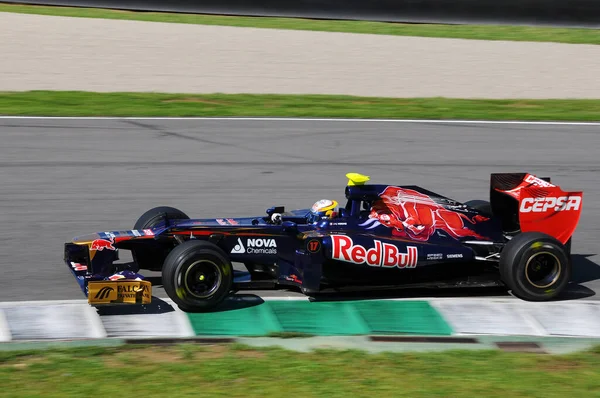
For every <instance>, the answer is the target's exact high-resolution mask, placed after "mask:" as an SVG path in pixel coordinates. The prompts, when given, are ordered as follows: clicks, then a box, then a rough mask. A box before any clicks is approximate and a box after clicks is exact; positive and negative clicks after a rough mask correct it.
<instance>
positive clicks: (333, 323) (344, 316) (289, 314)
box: [268, 301, 369, 336]
mask: <svg viewBox="0 0 600 398" xmlns="http://www.w3.org/2000/svg"><path fill="white" fill-rule="evenodd" d="M268 305H269V306H270V307H271V308H272V310H273V312H274V313H275V316H276V317H277V320H278V321H279V323H280V324H281V327H282V329H283V330H284V331H285V332H300V333H307V334H315V335H320V336H330V335H351V334H368V333H369V330H368V329H367V328H366V327H364V325H363V323H362V322H360V320H359V319H357V317H356V316H355V314H354V313H353V312H354V308H352V305H351V303H347V302H316V303H311V302H309V301H270V302H268Z"/></svg>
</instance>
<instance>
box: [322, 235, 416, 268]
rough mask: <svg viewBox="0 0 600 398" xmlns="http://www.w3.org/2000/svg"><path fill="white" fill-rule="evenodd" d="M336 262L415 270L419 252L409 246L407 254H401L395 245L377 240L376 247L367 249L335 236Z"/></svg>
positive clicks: (349, 239)
mask: <svg viewBox="0 0 600 398" xmlns="http://www.w3.org/2000/svg"><path fill="white" fill-rule="evenodd" d="M331 240H332V243H333V254H332V258H333V259H334V260H340V261H347V262H350V263H356V264H363V263H366V264H367V265H369V266H371V267H384V268H393V267H398V268H415V267H416V266H417V259H418V257H419V252H418V250H417V248H416V247H415V246H408V247H407V248H406V251H407V252H406V253H401V252H400V251H399V250H398V248H397V247H396V246H395V245H391V244H389V243H383V242H381V241H379V240H375V241H374V243H375V247H373V248H371V249H367V248H365V247H363V246H361V245H355V244H354V242H352V238H350V237H348V236H344V235H333V236H332V237H331Z"/></svg>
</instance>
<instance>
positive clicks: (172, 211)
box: [131, 206, 190, 271]
mask: <svg viewBox="0 0 600 398" xmlns="http://www.w3.org/2000/svg"><path fill="white" fill-rule="evenodd" d="M165 219H166V220H167V221H171V220H189V219H190V218H189V217H188V216H187V214H185V213H184V212H182V211H181V210H179V209H176V208H174V207H168V206H160V207H155V208H153V209H150V210H148V211H147V212H145V213H144V214H142V215H141V216H140V218H138V220H137V221H136V223H135V225H134V226H133V229H136V230H144V229H150V228H154V227H155V226H157V225H158V224H160V223H161V222H163V221H164V220H165ZM148 243H149V244H146V242H144V243H142V244H140V245H137V246H135V247H133V248H132V249H131V255H132V257H133V261H135V263H136V264H137V266H138V268H139V269H148V270H151V271H160V270H161V268H162V266H163V262H164V261H165V258H166V257H167V255H168V254H169V252H170V251H171V250H173V248H174V247H175V245H174V244H173V243H158V242H148Z"/></svg>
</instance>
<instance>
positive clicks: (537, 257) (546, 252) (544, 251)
mask: <svg viewBox="0 0 600 398" xmlns="http://www.w3.org/2000/svg"><path fill="white" fill-rule="evenodd" d="M500 276H501V278H502V281H503V282H504V283H505V284H506V285H507V286H508V287H509V288H510V289H511V290H512V292H513V294H514V295H515V296H517V297H519V298H521V299H523V300H527V301H548V300H552V299H554V298H555V297H556V296H558V295H559V294H560V293H561V292H562V291H563V290H564V289H565V287H566V286H567V284H568V283H569V280H570V279H571V261H570V258H569V254H568V253H567V252H566V250H565V246H563V245H562V243H560V242H559V241H558V240H556V239H555V238H553V237H551V236H549V235H546V234H544V233H541V232H523V233H520V234H518V235H516V236H515V237H514V238H512V239H511V240H510V241H508V243H507V244H506V245H505V246H504V249H503V250H502V252H501V253H500Z"/></svg>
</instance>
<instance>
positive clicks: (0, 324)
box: [0, 309, 12, 342]
mask: <svg viewBox="0 0 600 398" xmlns="http://www.w3.org/2000/svg"><path fill="white" fill-rule="evenodd" d="M11 340H12V335H11V333H10V328H9V327H8V320H7V319H6V316H5V315H4V311H2V310H1V309H0V342H8V341H11Z"/></svg>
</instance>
